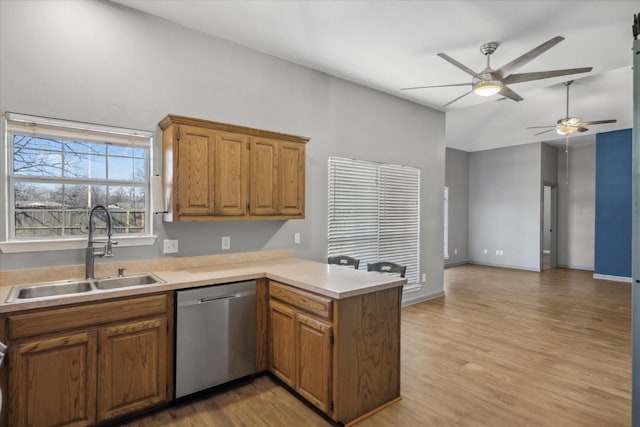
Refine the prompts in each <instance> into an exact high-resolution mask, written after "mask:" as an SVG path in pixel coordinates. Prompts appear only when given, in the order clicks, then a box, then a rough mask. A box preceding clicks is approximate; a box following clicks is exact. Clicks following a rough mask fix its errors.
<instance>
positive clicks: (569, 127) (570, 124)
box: [527, 80, 616, 135]
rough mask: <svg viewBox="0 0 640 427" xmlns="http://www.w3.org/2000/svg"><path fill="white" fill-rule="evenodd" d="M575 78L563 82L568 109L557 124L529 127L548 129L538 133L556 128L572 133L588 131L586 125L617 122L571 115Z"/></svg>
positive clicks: (565, 132)
mask: <svg viewBox="0 0 640 427" xmlns="http://www.w3.org/2000/svg"><path fill="white" fill-rule="evenodd" d="M571 83H573V80H569V81H566V82H564V83H563V85H565V87H566V88H567V110H566V115H565V117H564V118H562V119H560V120H558V121H557V124H555V125H550V126H530V127H528V128H527V129H546V130H543V131H542V132H538V133H536V135H542V134H543V133H547V132H551V131H552V130H555V131H556V132H557V133H559V134H560V135H571V134H572V133H576V132H586V131H588V130H589V129H587V128H586V126H592V125H601V124H605V123H615V122H616V120H615V119H607V120H589V121H586V122H583V121H582V119H581V118H580V117H571V116H569V86H571Z"/></svg>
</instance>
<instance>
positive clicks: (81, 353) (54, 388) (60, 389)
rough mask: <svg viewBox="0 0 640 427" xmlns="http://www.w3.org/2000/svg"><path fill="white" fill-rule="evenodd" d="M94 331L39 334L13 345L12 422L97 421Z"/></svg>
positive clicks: (39, 425) (41, 425)
mask: <svg viewBox="0 0 640 427" xmlns="http://www.w3.org/2000/svg"><path fill="white" fill-rule="evenodd" d="M96 356H97V341H96V334H95V332H82V333H75V334H68V335H64V336H60V337H56V338H48V339H34V340H30V341H28V342H25V343H22V344H18V345H17V347H16V348H15V349H12V350H11V356H10V361H11V373H10V380H9V382H10V385H11V389H10V392H9V393H7V394H5V395H4V396H5V399H6V398H8V399H9V402H10V403H9V406H8V407H9V408H10V411H11V415H10V416H11V424H10V425H13V426H33V427H48V426H54V425H55V426H86V425H91V424H94V423H95V421H96V406H95V402H96V360H97V358H96Z"/></svg>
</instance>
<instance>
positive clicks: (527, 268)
mask: <svg viewBox="0 0 640 427" xmlns="http://www.w3.org/2000/svg"><path fill="white" fill-rule="evenodd" d="M469 264H475V265H485V266H487V267H500V268H511V269H514V270H526V271H535V272H537V273H539V272H540V267H537V268H536V267H523V266H520V265H507V264H494V263H491V262H481V261H469Z"/></svg>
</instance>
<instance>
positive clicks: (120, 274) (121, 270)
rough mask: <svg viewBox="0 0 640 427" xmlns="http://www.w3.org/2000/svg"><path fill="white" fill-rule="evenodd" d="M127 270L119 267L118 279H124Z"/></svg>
mask: <svg viewBox="0 0 640 427" xmlns="http://www.w3.org/2000/svg"><path fill="white" fill-rule="evenodd" d="M125 270H126V268H124V267H118V277H124V271H125Z"/></svg>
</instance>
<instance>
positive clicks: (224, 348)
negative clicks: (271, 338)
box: [176, 280, 256, 398]
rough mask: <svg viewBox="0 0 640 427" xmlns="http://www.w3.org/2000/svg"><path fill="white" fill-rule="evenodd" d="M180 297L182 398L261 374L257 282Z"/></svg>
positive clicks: (178, 338) (178, 385) (179, 293)
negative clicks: (257, 327)
mask: <svg viewBox="0 0 640 427" xmlns="http://www.w3.org/2000/svg"><path fill="white" fill-rule="evenodd" d="M176 295H177V298H176V301H177V309H176V398H180V397H183V396H186V395H189V394H192V393H195V392H197V391H200V390H204V389H207V388H209V387H213V386H216V385H220V384H223V383H226V382H229V381H232V380H235V379H238V378H242V377H245V376H247V375H251V374H253V373H255V365H256V282H255V280H252V281H247V282H236V283H230V284H224V285H215V286H207V287H204V288H197V289H189V290H184V291H177V292H176Z"/></svg>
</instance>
